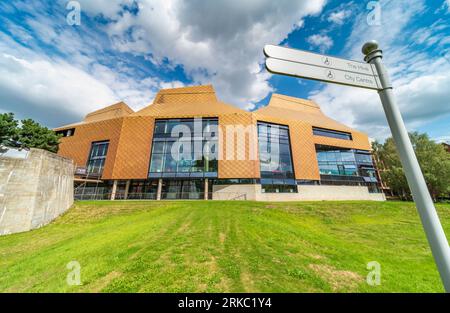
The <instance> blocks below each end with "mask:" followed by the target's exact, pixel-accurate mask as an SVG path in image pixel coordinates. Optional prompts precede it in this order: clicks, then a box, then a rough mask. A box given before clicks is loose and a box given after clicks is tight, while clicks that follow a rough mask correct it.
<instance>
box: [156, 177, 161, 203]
mask: <svg viewBox="0 0 450 313" xmlns="http://www.w3.org/2000/svg"><path fill="white" fill-rule="evenodd" d="M161 191H162V178H160V179H158V189H157V191H156V200H161Z"/></svg>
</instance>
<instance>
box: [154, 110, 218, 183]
mask: <svg viewBox="0 0 450 313" xmlns="http://www.w3.org/2000/svg"><path fill="white" fill-rule="evenodd" d="M217 152H218V120H217V118H202V119H200V118H199V119H167V120H156V121H155V128H154V134H153V144H152V153H151V160H150V169H149V177H151V178H159V177H163V178H164V177H167V178H176V177H178V178H203V177H217V169H218V162H217Z"/></svg>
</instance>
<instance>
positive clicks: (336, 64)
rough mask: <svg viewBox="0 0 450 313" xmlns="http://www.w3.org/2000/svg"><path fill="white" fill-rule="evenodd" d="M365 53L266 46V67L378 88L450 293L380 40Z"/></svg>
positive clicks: (449, 275) (437, 228)
mask: <svg viewBox="0 0 450 313" xmlns="http://www.w3.org/2000/svg"><path fill="white" fill-rule="evenodd" d="M362 52H363V53H364V55H365V58H364V60H365V61H366V62H367V63H362V62H356V61H351V60H345V59H340V58H335V57H331V56H326V55H320V54H316V53H311V52H308V51H301V50H294V49H289V48H284V47H279V46H272V45H267V46H265V47H264V54H265V55H266V56H267V57H268V58H267V60H266V68H267V70H268V71H269V72H271V73H275V74H282V75H289V76H294V77H301V78H307V79H313V80H319V81H324V82H329V83H335V84H341V85H347V86H354V87H360V88H367V89H372V90H377V91H378V94H379V95H380V99H381V102H382V104H383V108H384V112H385V114H386V118H387V121H388V124H389V127H390V129H391V132H392V137H393V139H394V142H395V145H396V147H397V150H398V153H399V155H400V160H401V162H402V165H403V168H404V172H405V175H406V179H407V181H408V185H409V188H410V189H411V193H412V196H413V199H414V202H415V204H416V207H417V210H418V212H419V216H420V219H421V221H422V225H423V228H424V230H425V234H426V236H427V239H428V243H429V244H430V247H431V252H432V253H433V256H434V260H435V262H436V265H437V268H438V270H439V273H440V275H441V279H442V282H443V284H444V288H445V290H446V291H447V292H450V248H449V245H448V242H447V238H446V237H445V233H444V230H443V228H442V225H441V223H440V221H439V217H438V215H437V212H436V208H435V207H434V204H433V201H432V199H431V196H430V193H429V192H428V188H427V185H426V183H425V179H424V177H423V174H422V171H421V169H420V166H419V163H418V162H417V158H416V155H415V153H414V150H413V147H412V145H411V141H410V139H409V136H408V132H407V130H406V127H405V124H404V122H403V119H402V116H401V114H400V110H399V109H398V106H397V104H396V103H395V100H394V95H393V92H392V85H391V83H390V81H389V77H388V74H387V71H386V69H385V67H384V65H383V63H382V62H381V58H382V56H383V54H382V51H381V50H380V49H378V43H377V42H376V41H370V42H367V43H366V44H364V46H363V49H362Z"/></svg>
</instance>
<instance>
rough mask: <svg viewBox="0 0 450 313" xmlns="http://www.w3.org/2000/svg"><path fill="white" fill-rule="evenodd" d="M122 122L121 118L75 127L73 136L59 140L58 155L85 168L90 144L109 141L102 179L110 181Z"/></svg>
mask: <svg viewBox="0 0 450 313" xmlns="http://www.w3.org/2000/svg"><path fill="white" fill-rule="evenodd" d="M122 122H123V118H116V119H111V120H106V121H99V122H94V123H88V124H81V125H79V126H77V127H76V129H75V134H74V136H71V137H63V138H61V141H60V145H59V150H58V154H59V155H61V156H65V157H68V158H70V159H72V160H73V161H74V163H75V164H76V165H77V166H86V163H87V161H88V157H89V153H90V151H91V144H92V142H94V141H103V140H109V146H108V152H107V155H106V162H105V167H104V170H103V175H102V178H103V179H110V178H111V176H112V171H113V167H114V162H115V157H116V151H117V146H118V143H119V137H120V130H121V128H122Z"/></svg>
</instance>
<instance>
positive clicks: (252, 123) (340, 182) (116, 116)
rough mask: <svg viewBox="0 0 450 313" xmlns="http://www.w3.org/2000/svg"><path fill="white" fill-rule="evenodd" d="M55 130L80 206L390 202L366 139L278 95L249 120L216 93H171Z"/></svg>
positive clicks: (312, 107)
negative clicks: (72, 167) (91, 202)
mask: <svg viewBox="0 0 450 313" xmlns="http://www.w3.org/2000/svg"><path fill="white" fill-rule="evenodd" d="M177 126H178V128H176V127H177ZM56 131H57V132H58V133H61V134H62V135H63V137H62V138H61V143H60V147H59V152H58V154H60V155H63V156H65V157H69V158H71V159H73V160H74V162H75V163H76V164H77V166H78V171H77V173H76V175H77V181H78V183H77V186H76V190H77V196H78V198H85V199H90V198H97V199H106V198H112V199H124V198H126V199H180V198H181V199H252V200H314V199H321V200H333V199H373V200H382V199H384V195H383V194H382V193H379V192H378V188H377V181H376V178H375V177H376V175H375V172H374V169H373V164H372V159H371V155H370V144H369V140H368V137H367V135H366V134H364V133H362V132H359V131H357V130H354V129H352V128H349V127H347V126H345V125H343V124H341V123H339V122H337V121H335V120H333V119H331V118H329V117H327V116H326V115H325V114H324V113H323V112H322V111H321V109H320V107H319V106H318V105H317V104H316V103H314V102H312V101H309V100H304V99H298V98H293V97H288V96H284V95H278V94H273V95H272V98H271V99H270V101H269V103H268V105H267V106H265V107H262V108H260V109H258V110H256V111H253V112H249V111H245V110H242V109H240V108H237V107H235V106H233V105H230V104H226V103H224V102H222V101H220V100H219V99H218V98H217V96H216V93H215V91H214V89H213V87H212V86H194V87H184V88H175V89H165V90H161V91H160V92H158V94H157V95H156V97H155V100H154V102H153V104H151V105H149V106H147V107H145V108H144V109H142V110H140V111H137V112H134V111H133V110H132V109H131V108H130V107H128V106H127V105H126V104H125V103H123V102H120V103H117V104H114V105H111V106H108V107H106V108H103V109H101V110H98V111H95V112H92V113H89V114H88V115H87V116H86V117H85V119H84V120H83V121H82V122H80V123H76V124H71V125H66V126H62V127H59V128H57V129H56ZM180 131H181V132H180ZM189 133H190V134H189ZM187 134H189V135H188V136H187ZM182 138H183V139H182ZM180 141H181V145H182V146H183V147H182V148H181V150H180V148H179V146H176V147H177V149H175V148H174V145H177V144H178V143H180ZM187 141H190V142H191V143H190V144H189V145H187V144H186V142H187ZM177 142H178V143H177ZM275 144H276V145H275ZM189 147H191V148H192V149H191V150H189ZM274 147H276V148H274ZM199 151H200V154H198V152H199ZM189 155H191V156H192V158H189Z"/></svg>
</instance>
